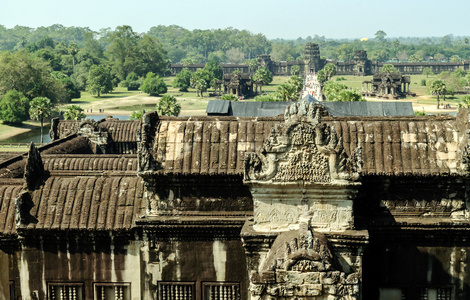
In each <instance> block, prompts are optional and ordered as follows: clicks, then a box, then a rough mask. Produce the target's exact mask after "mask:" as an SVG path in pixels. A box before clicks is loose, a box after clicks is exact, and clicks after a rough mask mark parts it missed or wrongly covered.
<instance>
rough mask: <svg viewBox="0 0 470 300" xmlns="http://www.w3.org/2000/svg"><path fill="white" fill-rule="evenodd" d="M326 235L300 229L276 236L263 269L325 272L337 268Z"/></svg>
mask: <svg viewBox="0 0 470 300" xmlns="http://www.w3.org/2000/svg"><path fill="white" fill-rule="evenodd" d="M336 265H337V264H336V262H335V261H334V256H333V254H332V251H331V250H330V248H329V246H328V242H327V239H326V237H325V236H324V235H323V234H321V233H318V232H312V231H310V230H305V229H303V230H302V229H300V230H295V231H289V232H284V233H282V234H280V235H279V236H278V238H277V239H276V241H275V242H274V244H273V246H272V247H271V251H270V253H269V254H268V257H267V259H266V262H265V264H264V267H263V268H262V269H263V271H277V270H282V271H297V272H301V273H304V272H326V271H333V270H337V267H336Z"/></svg>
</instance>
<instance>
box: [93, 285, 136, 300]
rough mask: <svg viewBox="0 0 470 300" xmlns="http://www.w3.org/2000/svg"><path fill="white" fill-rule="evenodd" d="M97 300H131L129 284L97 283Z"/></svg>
mask: <svg viewBox="0 0 470 300" xmlns="http://www.w3.org/2000/svg"><path fill="white" fill-rule="evenodd" d="M94 286H95V289H94V290H95V300H130V299H131V295H130V292H131V290H130V284H129V283H95V285H94Z"/></svg>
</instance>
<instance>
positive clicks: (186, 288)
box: [158, 282, 196, 300]
mask: <svg viewBox="0 0 470 300" xmlns="http://www.w3.org/2000/svg"><path fill="white" fill-rule="evenodd" d="M194 293H195V283H194V282H159V283H158V299H159V300H194V299H196V297H195V296H194Z"/></svg>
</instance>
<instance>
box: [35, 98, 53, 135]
mask: <svg viewBox="0 0 470 300" xmlns="http://www.w3.org/2000/svg"><path fill="white" fill-rule="evenodd" d="M29 105H30V108H29V116H30V118H31V119H33V120H38V121H41V143H43V142H44V137H43V133H42V131H43V126H44V119H47V118H50V116H51V114H52V109H53V108H54V104H53V103H52V102H51V100H49V99H48V98H46V97H36V98H34V99H33V100H31V102H30V104H29Z"/></svg>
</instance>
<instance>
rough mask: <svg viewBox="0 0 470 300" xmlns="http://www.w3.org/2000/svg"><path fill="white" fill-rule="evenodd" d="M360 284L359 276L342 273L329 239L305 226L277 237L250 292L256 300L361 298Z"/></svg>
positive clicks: (253, 276) (253, 274)
mask: <svg viewBox="0 0 470 300" xmlns="http://www.w3.org/2000/svg"><path fill="white" fill-rule="evenodd" d="M359 282H360V274H359V273H356V272H351V273H349V274H348V273H345V272H343V271H342V270H341V267H340V266H339V263H338V262H337V259H336V257H335V254H334V252H333V251H332V250H331V248H330V246H329V244H328V242H327V239H326V237H325V236H324V235H322V234H320V233H318V232H312V231H311V230H309V229H307V227H306V226H305V227H303V228H302V229H300V230H296V231H290V232H284V233H282V234H280V235H279V236H278V237H277V238H276V240H275V241H274V243H273V245H272V247H271V250H270V251H269V252H268V255H267V257H266V259H265V261H264V263H263V264H261V265H260V268H259V271H252V272H251V273H250V292H251V295H252V299H272V298H276V299H277V298H281V299H310V298H308V297H315V299H357V298H358V297H359Z"/></svg>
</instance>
